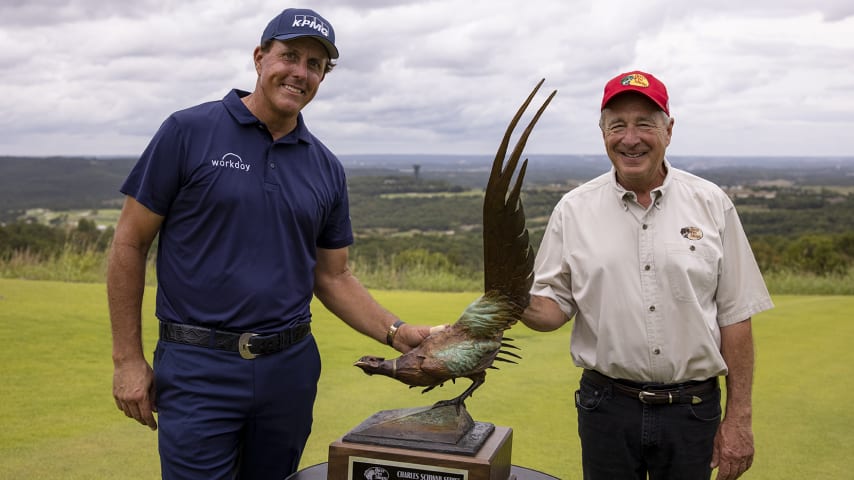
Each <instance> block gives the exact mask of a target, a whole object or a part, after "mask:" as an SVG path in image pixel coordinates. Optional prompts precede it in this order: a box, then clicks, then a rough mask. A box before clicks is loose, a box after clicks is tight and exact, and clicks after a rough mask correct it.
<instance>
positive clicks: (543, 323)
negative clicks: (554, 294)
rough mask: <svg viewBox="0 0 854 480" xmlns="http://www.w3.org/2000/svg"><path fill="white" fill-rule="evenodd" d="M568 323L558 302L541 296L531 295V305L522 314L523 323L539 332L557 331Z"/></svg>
mask: <svg viewBox="0 0 854 480" xmlns="http://www.w3.org/2000/svg"><path fill="white" fill-rule="evenodd" d="M568 321H569V318H567V316H566V314H565V313H563V310H561V309H560V306H558V304H557V302H555V301H554V300H552V299H551V298H549V297H542V296H539V295H531V303H530V304H529V305H528V308H526V309H525V311H524V312H523V313H522V323H524V324H525V325H526V326H527V327H528V328H530V329H532V330H537V331H539V332H550V331H552V330H557V329H558V328H560V327H561V326H563V324H565V323H566V322H568Z"/></svg>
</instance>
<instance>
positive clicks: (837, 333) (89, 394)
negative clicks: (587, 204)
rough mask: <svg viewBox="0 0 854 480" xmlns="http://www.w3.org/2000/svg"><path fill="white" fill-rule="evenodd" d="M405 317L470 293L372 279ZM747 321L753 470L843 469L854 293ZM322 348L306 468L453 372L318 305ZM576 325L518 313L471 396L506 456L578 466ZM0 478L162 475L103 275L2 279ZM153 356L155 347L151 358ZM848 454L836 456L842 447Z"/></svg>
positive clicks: (853, 461)
mask: <svg viewBox="0 0 854 480" xmlns="http://www.w3.org/2000/svg"><path fill="white" fill-rule="evenodd" d="M374 294H375V296H376V297H377V299H378V300H380V302H381V303H383V304H384V305H386V306H387V307H388V308H390V309H391V310H393V311H394V312H396V313H398V314H399V315H401V316H402V317H403V318H404V319H406V320H408V321H411V322H419V323H428V324H439V323H445V322H449V321H453V320H455V319H456V317H457V315H458V314H459V312H460V311H461V310H462V309H463V308H464V307H465V306H466V305H468V303H470V302H471V301H472V300H474V298H475V297H476V294H474V293H421V292H407V291H375V292H374ZM774 301H775V303H776V305H777V308H775V309H774V310H771V311H770V312H767V313H763V314H761V315H759V316H757V318H756V319H755V320H754V332H755V336H756V343H757V362H758V363H757V371H756V382H755V394H754V430H755V435H756V450H757V456H756V461H755V463H754V466H753V468H752V469H751V470H750V471H749V472H748V473H747V474H746V475H745V476H744V477H743V478H746V479H753V480H756V479H768V480H771V479H773V480H778V479H783V478H816V479H825V478H826V479H836V478H847V476H849V475H850V472H851V471H854V458H852V457H851V456H850V455H846V454H844V452H848V451H852V450H854V435H852V434H851V432H854V412H852V410H851V408H850V407H849V406H848V401H849V400H850V398H851V397H852V395H854V383H852V380H851V379H850V377H851V364H852V363H853V362H854V349H851V348H850V345H849V344H850V341H851V339H852V338H854V322H851V321H850V312H851V311H852V310H854V297H851V296H820V297H819V296H816V297H811V296H775V298H774ZM145 309H146V312H147V315H146V324H145V325H144V330H145V336H146V339H145V345H146V351H148V352H150V351H151V350H152V349H153V348H154V342H155V335H156V323H155V322H154V321H153V317H152V314H151V312H152V311H153V290H149V291H148V293H147V296H146V303H145ZM314 311H315V315H314V325H313V328H314V333H315V336H316V337H317V339H318V344H319V345H320V349H321V353H322V355H323V362H324V366H323V373H322V376H321V382H320V393H319V398H318V401H317V405H316V408H315V424H314V432H313V433H312V437H311V439H310V440H309V444H308V447H307V451H306V453H305V455H304V458H303V462H302V465H303V466H308V465H312V464H315V463H319V462H324V461H326V458H327V454H328V446H329V444H330V443H331V442H333V441H335V440H337V439H338V438H339V437H341V436H342V435H344V434H345V433H346V432H348V431H349V430H350V429H351V428H353V427H355V426H356V425H358V424H359V423H360V422H361V421H363V420H364V419H366V418H367V417H369V416H370V415H372V414H374V413H376V412H377V411H380V410H388V409H395V408H405V407H411V406H419V405H428V404H431V403H433V402H435V401H437V400H441V399H445V398H450V397H451V396H453V395H456V394H458V393H460V392H461V391H462V390H463V389H464V388H465V387H466V386H467V385H468V381H467V380H462V381H460V382H458V383H457V384H456V385H453V384H447V385H445V386H444V387H443V388H439V389H436V390H434V391H432V392H429V393H427V394H424V395H422V394H421V393H420V390H417V389H407V388H406V387H405V386H404V385H402V384H399V383H397V382H395V381H393V380H390V379H387V378H385V377H367V376H365V375H364V374H363V373H361V371H360V370H359V369H357V368H356V367H353V366H352V363H353V362H354V361H355V360H356V359H357V358H358V357H360V356H361V355H363V354H367V353H373V354H379V355H391V354H392V351H391V350H390V349H389V348H388V347H385V346H383V345H380V344H379V343H376V342H375V341H373V340H370V339H367V338H364V337H362V336H360V335H358V334H356V333H355V332H353V331H352V330H350V329H349V328H347V327H346V326H344V324H343V323H342V322H340V321H339V320H337V319H335V318H334V317H332V316H331V315H330V314H329V313H327V312H326V311H325V310H324V309H323V308H322V307H320V306H319V305H315V308H314ZM569 334H570V331H569V328H564V329H561V330H559V331H557V332H553V333H536V332H532V331H530V330H528V329H526V328H525V327H523V326H516V327H514V328H513V329H512V330H511V335H510V336H512V337H514V338H515V339H516V343H517V345H519V346H520V347H522V352H521V353H522V355H523V357H524V359H523V360H522V361H521V362H520V363H519V364H518V365H510V364H508V365H506V366H504V365H503V364H502V365H501V370H498V371H491V372H490V373H489V375H488V379H487V382H486V384H485V385H484V386H483V387H481V389H480V390H478V391H477V392H476V393H475V396H474V397H472V398H471V399H469V400H468V401H467V402H466V403H467V406H468V409H469V412H470V413H471V414H472V416H473V417H474V418H475V420H478V421H482V422H491V423H494V424H496V425H499V426H508V427H511V428H513V456H512V458H513V462H514V463H516V464H519V465H524V466H527V467H529V468H534V469H537V470H542V471H545V472H549V473H551V474H553V475H555V476H558V477H560V478H564V479H573V478H581V474H580V470H579V464H580V460H579V459H580V453H579V446H578V437H577V434H576V422H575V409H574V407H573V405H572V393H573V391H574V390H575V388H576V382H577V379H578V375H579V371H578V369H577V368H575V367H574V366H572V364H571V361H570V359H569V353H568V348H569ZM0 345H2V348H0V378H2V384H0V425H2V429H0V480H5V479H10V480H11V479H22V478H26V479H41V478H44V479H57V478H62V479H102V478H122V479H155V478H159V467H158V459H157V438H156V437H157V436H156V434H155V433H153V432H150V431H148V429H147V428H145V427H143V426H141V425H138V424H136V423H135V422H133V421H130V420H128V419H127V418H125V417H124V415H123V414H121V413H120V412H119V411H118V410H117V409H116V407H115V405H114V403H113V399H112V395H111V381H112V364H111V361H110V330H109V322H108V317H107V309H106V301H105V287H104V285H103V284H97V283H92V284H84V283H62V282H48V281H38V282H36V281H26V280H9V279H0ZM149 358H150V355H149ZM840 453H842V454H841V455H840Z"/></svg>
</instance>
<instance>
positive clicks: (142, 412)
mask: <svg viewBox="0 0 854 480" xmlns="http://www.w3.org/2000/svg"><path fill="white" fill-rule="evenodd" d="M113 398H114V399H115V401H116V407H118V409H119V410H121V411H123V412H125V415H126V416H128V417H130V418H133V419H134V420H136V421H137V422H139V423H141V424H143V425H147V426H148V428H150V429H152V430H157V420H155V419H154V412H156V411H157V407H156V405H155V402H154V399H155V392H154V371H153V370H152V369H151V366H150V365H148V362H146V361H145V359H141V360H136V361H133V362H123V363H121V364H118V363H117V364H115V367H114V370H113Z"/></svg>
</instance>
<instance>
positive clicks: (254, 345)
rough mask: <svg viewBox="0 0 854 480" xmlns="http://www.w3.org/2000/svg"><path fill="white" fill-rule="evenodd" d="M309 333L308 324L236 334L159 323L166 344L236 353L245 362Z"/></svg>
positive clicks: (293, 341) (286, 345)
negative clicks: (265, 331)
mask: <svg viewBox="0 0 854 480" xmlns="http://www.w3.org/2000/svg"><path fill="white" fill-rule="evenodd" d="M309 333H311V325H309V324H308V323H303V324H300V325H297V326H296V327H293V328H289V329H287V330H282V331H281V332H278V333H271V334H264V335H261V334H257V333H251V332H246V333H236V332H229V331H225V330H216V329H213V328H205V327H197V326H195V325H185V324H181V323H169V322H160V339H161V340H165V341H167V342H175V343H183V344H186V345H196V346H199V347H207V348H215V349H217V350H227V351H230V352H238V353H240V356H241V357H243V358H245V359H253V358H255V357H257V356H258V355H267V354H270V353H275V352H279V351H282V350H284V349H285V348H287V347H288V346H290V345H293V344H294V343H297V342H298V341H300V340H302V339H303V338H305V337H306V336H308V334H309Z"/></svg>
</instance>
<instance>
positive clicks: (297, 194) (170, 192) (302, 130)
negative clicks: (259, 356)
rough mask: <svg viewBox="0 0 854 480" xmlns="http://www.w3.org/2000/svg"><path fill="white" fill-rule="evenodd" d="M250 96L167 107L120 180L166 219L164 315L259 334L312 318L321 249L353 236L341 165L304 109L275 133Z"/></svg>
mask: <svg viewBox="0 0 854 480" xmlns="http://www.w3.org/2000/svg"><path fill="white" fill-rule="evenodd" d="M245 95H248V93H247V92H242V91H239V90H232V91H231V92H229V93H228V95H226V96H225V98H223V99H222V101H216V102H209V103H204V104H201V105H198V106H195V107H192V108H189V109H187V110H182V111H179V112H176V113H174V114H172V115H171V116H169V118H167V119H166V121H164V123H163V125H161V127H160V129H159V130H158V132H157V133H156V134H155V136H154V137H153V138H152V140H151V142H150V143H149V145H148V147H147V148H146V149H145V151H144V152H143V154H142V157H141V158H140V159H139V162H138V163H137V164H136V166H135V167H134V168H133V170H132V171H131V173H130V175H129V176H128V178H127V180H126V181H125V183H124V185H123V186H122V188H121V191H122V193H124V194H126V195H129V196H131V197H133V198H135V199H136V200H137V201H138V202H140V203H141V204H142V205H144V206H145V207H146V208H148V209H150V210H151V211H153V212H154V213H157V214H158V215H162V216H164V217H165V218H164V222H163V224H162V226H161V229H160V238H159V246H158V257H157V282H158V289H157V306H156V315H157V317H158V318H159V319H161V320H164V321H168V322H177V323H190V324H195V325H203V326H207V327H212V328H220V329H229V330H235V331H254V332H261V333H267V332H273V331H278V330H281V329H283V328H288V327H291V326H293V325H295V324H297V323H304V322H307V321H309V319H310V311H309V304H310V302H311V298H312V291H313V286H314V266H315V262H316V258H317V257H316V248H317V247H320V248H325V249H335V248H342V247H346V246H348V245H350V244H351V243H352V242H353V234H352V227H351V224H350V216H349V204H348V198H347V186H346V178H345V175H344V169H343V167H342V166H341V163H340V162H339V161H338V159H337V158H336V157H335V155H334V154H333V153H332V152H331V151H329V149H327V148H326V146H324V145H323V144H322V143H321V142H320V141H319V140H318V139H317V138H316V137H315V136H314V135H312V134H311V132H309V131H308V128H306V126H305V123H304V122H303V118H302V114H300V115H299V118H298V123H297V128H296V129H295V130H294V131H293V132H291V133H290V134H288V135H286V136H285V137H283V138H281V139H279V140H277V141H275V142H274V141H273V140H272V138H271V136H270V134H269V133H268V131H267V129H266V127H264V125H263V124H262V123H261V122H260V121H259V120H258V119H257V118H256V117H255V116H254V115H252V114H251V113H250V112H249V110H248V109H247V108H246V106H245V105H244V104H243V102H242V101H241V100H240V99H241V97H243V96H245Z"/></svg>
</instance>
